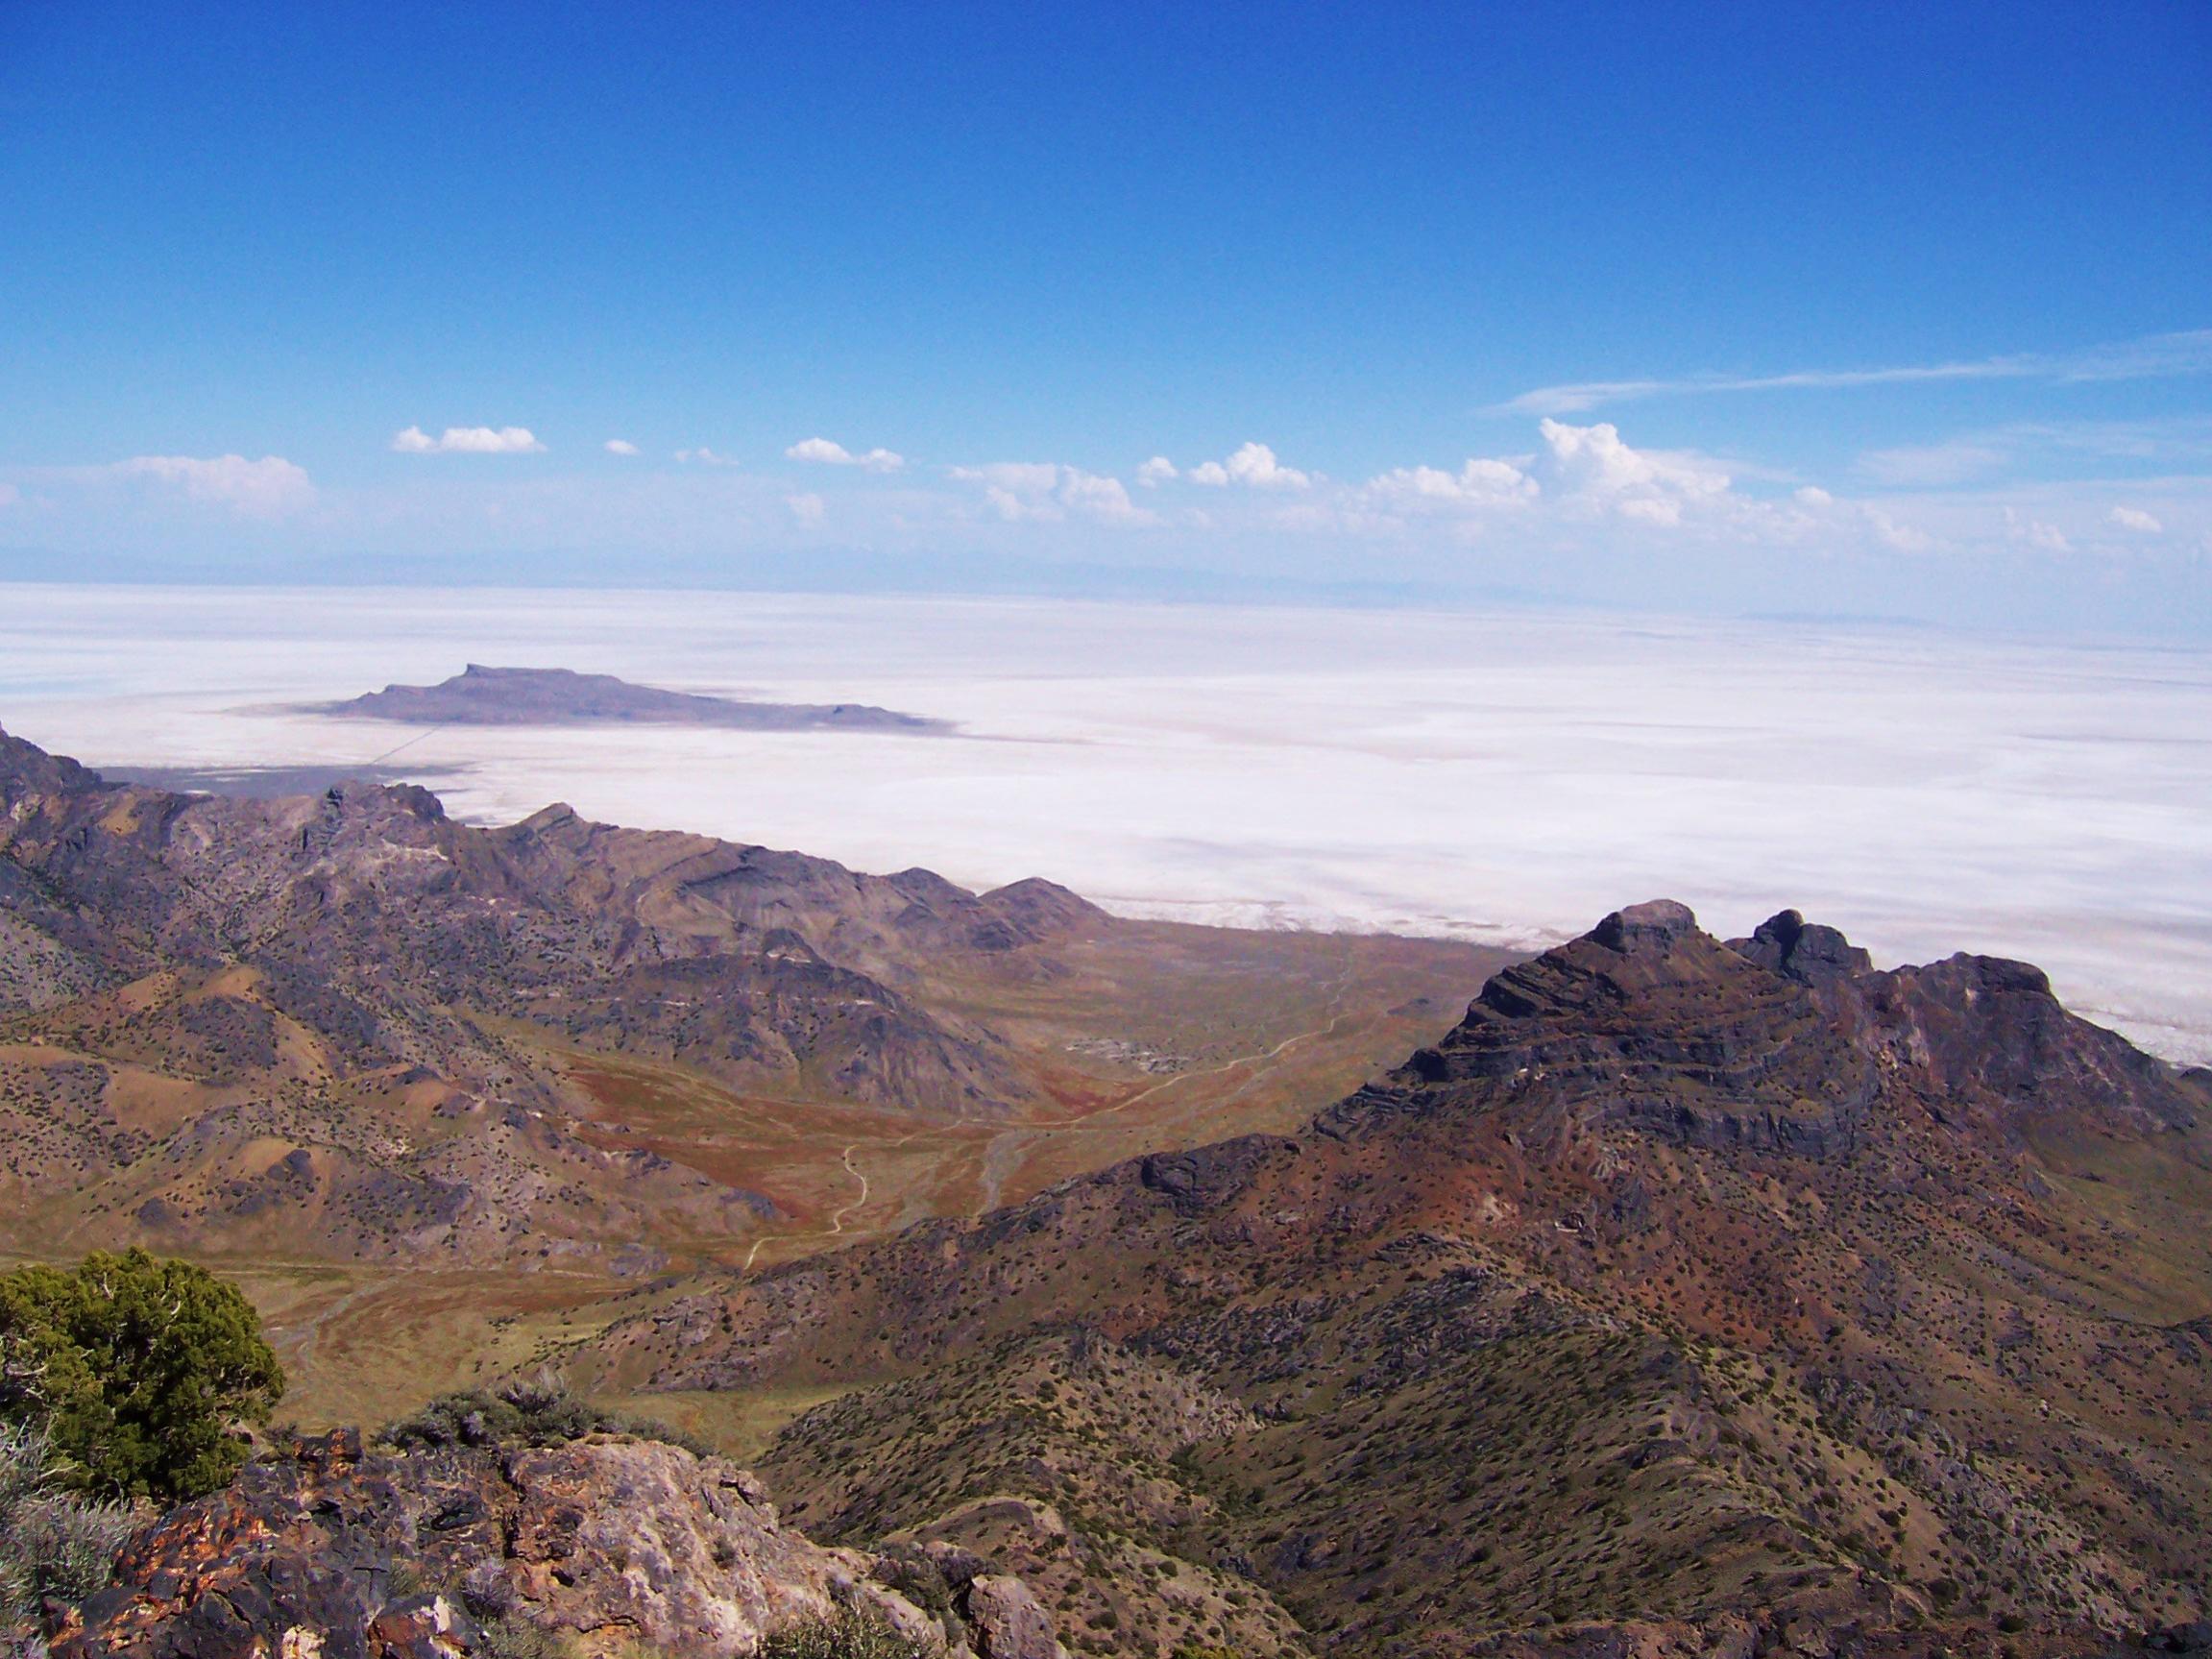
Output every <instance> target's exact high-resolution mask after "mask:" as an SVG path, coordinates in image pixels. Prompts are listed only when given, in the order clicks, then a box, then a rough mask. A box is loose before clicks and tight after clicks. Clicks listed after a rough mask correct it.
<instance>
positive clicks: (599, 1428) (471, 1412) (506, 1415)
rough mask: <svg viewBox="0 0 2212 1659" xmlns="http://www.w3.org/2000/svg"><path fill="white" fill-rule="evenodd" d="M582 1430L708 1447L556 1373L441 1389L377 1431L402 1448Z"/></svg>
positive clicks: (701, 1452) (528, 1441)
mask: <svg viewBox="0 0 2212 1659" xmlns="http://www.w3.org/2000/svg"><path fill="white" fill-rule="evenodd" d="M587 1434H628V1435H634V1436H635V1437H637V1438H638V1439H640V1440H660V1441H665V1442H667V1443H668V1445H670V1446H681V1447H682V1448H683V1449H684V1450H685V1451H687V1452H693V1453H695V1454H696V1455H698V1456H701V1457H705V1456H707V1455H709V1454H710V1448H708V1447H707V1446H705V1445H704V1444H702V1443H701V1442H700V1441H698V1440H695V1439H693V1437H691V1436H690V1435H686V1434H679V1433H678V1432H677V1431H676V1430H675V1429H673V1428H670V1427H668V1425H666V1424H664V1423H656V1422H654V1421H653V1420H652V1419H650V1418H645V1417H632V1416H630V1415H629V1414H627V1413H625V1412H620V1411H603V1410H601V1409H600V1408H599V1407H598V1406H596V1405H594V1404H593V1403H591V1402H590V1401H588V1400H586V1399H584V1398H583V1396H581V1395H579V1394H576V1393H575V1392H573V1391H572V1390H571V1388H570V1387H569V1385H568V1383H567V1382H565V1381H563V1380H562V1378H560V1376H559V1375H558V1374H557V1373H554V1372H550V1371H542V1372H536V1373H533V1374H532V1375H530V1376H527V1377H509V1378H503V1379H502V1380H500V1381H499V1382H497V1383H495V1384H494V1385H493V1386H492V1387H491V1388H489V1389H482V1388H476V1389H470V1390H467V1391H465V1392H463V1393H458V1394H441V1395H440V1396H439V1397H438V1398H437V1399H435V1400H433V1401H431V1402H430V1403H428V1404H427V1405H425V1406H424V1407H423V1408H422V1409H421V1410H419V1411H416V1412H414V1413H412V1414H411V1415H409V1416H406V1417H402V1418H401V1419H400V1420H399V1421H398V1422H397V1423H393V1424H390V1425H388V1426H387V1427H385V1428H384V1430H383V1431H382V1433H381V1434H380V1435H379V1436H378V1438H379V1439H381V1440H383V1441H384V1442H385V1443H386V1444H387V1445H390V1446H394V1447H397V1448H398V1449H400V1450H401V1451H402V1452H405V1451H409V1450H412V1449H418V1448H419V1449H421V1450H424V1451H430V1452H435V1451H439V1450H442V1449H444V1448H446V1447H452V1446H562V1445H566V1444H567V1443H568V1442H570V1441H571V1440H581V1439H583V1437H584V1436H585V1435H587Z"/></svg>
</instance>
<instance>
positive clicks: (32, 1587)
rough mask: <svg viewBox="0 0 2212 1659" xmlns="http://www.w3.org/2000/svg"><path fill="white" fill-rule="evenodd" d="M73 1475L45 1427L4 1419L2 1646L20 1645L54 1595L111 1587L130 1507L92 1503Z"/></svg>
mask: <svg viewBox="0 0 2212 1659" xmlns="http://www.w3.org/2000/svg"><path fill="white" fill-rule="evenodd" d="M67 1475H68V1469H67V1464H66V1460H65V1459H64V1458H63V1457H62V1456H61V1453H60V1452H58V1451H56V1449H55V1446H54V1441H53V1438H52V1436H51V1435H49V1434H48V1433H47V1431H46V1430H45V1429H44V1428H43V1427H38V1426H36V1425H30V1424H0V1651H7V1652H12V1651H14V1649H13V1648H12V1647H10V1645H9V1644H10V1642H11V1640H12V1638H14V1637H16V1636H18V1635H21V1634H25V1633H26V1632H27V1630H28V1627H29V1626H30V1624H31V1622H32V1621H34V1620H35V1619H36V1618H37V1616H38V1610H39V1606H40V1604H41V1603H42V1602H43V1601H44V1600H45V1599H46V1598H48V1597H52V1598H56V1599H59V1600H62V1601H71V1602H74V1601H81V1600H83V1599H84V1598H85V1597H87V1596H89V1595H91V1594H92V1592H93V1591H95V1590H98V1589H100V1588H102V1587H103V1586H104V1585H106V1584H107V1582H108V1579H109V1574H110V1572H111V1570H112V1563H113V1561H114V1559H115V1553H116V1551H117V1550H119V1549H122V1547H123V1541H124V1540H125V1539H126V1538H128V1537H129V1536H130V1535H131V1527H132V1518H131V1513H130V1511H129V1510H127V1509H125V1508H124V1507H122V1505H120V1504H114V1503H98V1502H90V1501H87V1500H85V1499H84V1498H82V1497H81V1496H79V1495H78V1494H76V1493H74V1492H72V1491H71V1490H70V1489H69V1483H68V1480H67Z"/></svg>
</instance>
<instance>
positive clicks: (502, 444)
mask: <svg viewBox="0 0 2212 1659" xmlns="http://www.w3.org/2000/svg"><path fill="white" fill-rule="evenodd" d="M545 447H546V446H545V445H543V444H541V443H539V442H538V440H537V436H536V434H534V433H533V432H532V431H531V430H530V428H529V427H447V428H446V429H445V430H444V431H443V432H441V433H440V434H439V435H438V436H437V437H435V438H433V437H431V436H430V434H429V433H427V432H425V431H424V430H423V428H422V427H407V428H406V430H404V431H401V432H394V433H393V434H392V448H393V449H395V450H397V451H400V453H401V454H402V455H534V454H537V453H539V452H540V451H543V450H544V449H545Z"/></svg>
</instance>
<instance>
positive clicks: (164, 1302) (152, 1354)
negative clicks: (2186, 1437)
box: [0, 1250, 284, 1503]
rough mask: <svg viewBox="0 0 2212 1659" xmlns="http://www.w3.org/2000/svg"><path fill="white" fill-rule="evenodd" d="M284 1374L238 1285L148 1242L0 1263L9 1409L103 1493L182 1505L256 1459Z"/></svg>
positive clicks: (3, 1399)
mask: <svg viewBox="0 0 2212 1659" xmlns="http://www.w3.org/2000/svg"><path fill="white" fill-rule="evenodd" d="M283 1392H284V1373H283V1370H282V1368H281V1367H280V1365H279V1364H278V1363H277V1355H276V1354H275V1352H274V1351H272V1350H271V1348H270V1347H269V1344H268V1343H267V1341H266V1340H264V1339H263V1337H262V1335H261V1321H260V1316H259V1315H258V1314H256V1313H255V1311H254V1305H253V1304H252V1303H250V1302H248V1301H247V1300H246V1298H245V1297H244V1296H243V1295H241V1294H240V1293H239V1291H238V1288H237V1287H236V1286H235V1285H232V1284H230V1283H227V1282H226V1281H223V1280H220V1279H217V1278H216V1277H215V1276H214V1275H213V1274H210V1273H208V1272H207V1271H206V1270H205V1269H204V1268H200V1267H195V1266H194V1265H192V1264H191V1263H190V1262H188V1261H172V1260H164V1259H161V1258H158V1257H156V1256H149V1255H147V1254H146V1252H144V1251H142V1250H130V1251H126V1252H125V1253H124V1254H122V1255H120V1256H114V1255H109V1254H108V1253H107V1252H104V1251H94V1252H93V1253H92V1254H91V1255H89V1256H86V1257H85V1259H84V1261H83V1262H81V1263H80V1264H79V1265H78V1266H76V1267H73V1268H64V1267H48V1266H33V1267H22V1268H17V1269H16V1270H15V1271H14V1272H12V1273H8V1274H0V1419H4V1420H6V1421H7V1422H10V1423H15V1424H38V1425H41V1426H42V1427H44V1429H45V1430H46V1432H47V1433H48V1434H49V1435H51V1437H52V1440H53V1444H54V1447H55V1449H56V1450H57V1451H59V1452H61V1453H62V1454H64V1455H65V1456H66V1457H67V1458H68V1459H69V1460H70V1461H71V1463H72V1464H73V1465H74V1466H75V1467H76V1469H77V1470H78V1471H79V1472H80V1474H81V1479H82V1482H83V1484H84V1485H85V1488H86V1489H87V1490H89V1491H91V1492H94V1493H97V1494H99V1495H100V1496H102V1497H107V1498H117V1499H124V1500H129V1499H134V1498H150V1499H153V1500H155V1501H157V1502H160V1503H171V1502H177V1501H180V1500H183V1499H186V1498H196V1497H198V1496H199V1495H200V1494H202V1493H204V1492H211V1491H213V1490H215V1489H216V1488H217V1487H219V1486H221V1485H223V1484H224V1483H225V1482H226V1481H228V1480H229V1479H230V1478H231V1476H232V1475H233V1474H235V1473H236V1472H237V1469H238V1465H239V1464H240V1463H242V1462H243V1461H244V1460H245V1456H246V1448H245V1446H244V1444H243V1443H242V1442H241V1441H240V1440H239V1439H238V1438H237V1437H236V1435H235V1434H234V1433H233V1432H232V1431H233V1429H234V1428H235V1427H236V1426H237V1425H238V1424H240V1423H241V1422H245V1423H265V1422H267V1421H268V1417H269V1412H270V1410H271V1408H272V1407H273V1406H275V1404H276V1403H277V1402H278V1400H279V1399H280V1398H281V1397H282V1395H283Z"/></svg>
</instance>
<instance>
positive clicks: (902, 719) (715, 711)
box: [311, 663, 951, 733]
mask: <svg viewBox="0 0 2212 1659" xmlns="http://www.w3.org/2000/svg"><path fill="white" fill-rule="evenodd" d="M311 712H313V713H316V714H326V715H336V716H338V717H340V718H341V719H347V720H406V721H410V722H413V723H416V724H421V725H476V726H522V725H532V726H537V725H546V726H571V725H643V724H650V725H686V726H723V727H729V728H733V729H736V730H741V731H810V730H825V729H826V730H835V731H867V732H912V733H927V732H942V731H948V730H950V729H951V728H950V727H949V726H947V725H946V723H945V722H944V721H942V720H928V719H925V718H924V717H922V716H920V715H903V714H900V713H898V712H896V711H895V710H892V709H882V708H877V707H876V706H875V705H874V704H872V703H764V702H746V701H741V700H739V699H737V698H733V697H710V696H700V695H697V694H695V693H693V692H670V691H663V690H661V689H660V688H658V687H655V686H640V685H633V684H631V683H630V682H629V681H627V680H621V679H617V678H616V677H615V676H614V675H613V674H580V673H577V672H576V671H574V670H572V669H493V668H486V667H484V666H483V665H482V664H480V663H471V664H469V665H468V666H467V667H466V668H465V669H463V670H462V671H461V672H459V673H457V674H455V675H453V676H452V677H451V678H450V679H447V680H441V681H439V682H438V684H436V685H434V686H400V685H392V686H386V687H385V688H384V689H383V690H382V691H380V692H369V693H366V694H364V695H361V696H357V697H352V698H349V699H347V700H346V701H344V702H338V703H323V704H318V705H315V706H314V708H313V709H312V710H311Z"/></svg>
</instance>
